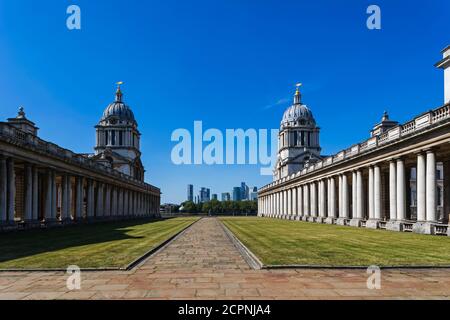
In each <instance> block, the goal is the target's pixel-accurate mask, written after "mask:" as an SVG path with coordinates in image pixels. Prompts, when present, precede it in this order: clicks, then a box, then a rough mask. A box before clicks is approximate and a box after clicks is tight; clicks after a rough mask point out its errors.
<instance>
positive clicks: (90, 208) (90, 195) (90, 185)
mask: <svg viewBox="0 0 450 320" xmlns="http://www.w3.org/2000/svg"><path fill="white" fill-rule="evenodd" d="M87 200H88V201H87V217H88V219H93V218H94V210H95V209H94V203H95V201H94V181H92V179H88V181H87Z"/></svg>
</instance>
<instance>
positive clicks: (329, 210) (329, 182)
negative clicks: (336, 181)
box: [327, 178, 331, 220]
mask: <svg viewBox="0 0 450 320" xmlns="http://www.w3.org/2000/svg"><path fill="white" fill-rule="evenodd" d="M327 217H328V218H331V178H327ZM328 220H329V219H328Z"/></svg>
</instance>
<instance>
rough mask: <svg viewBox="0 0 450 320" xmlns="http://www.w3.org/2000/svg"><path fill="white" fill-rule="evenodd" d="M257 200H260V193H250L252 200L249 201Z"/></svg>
mask: <svg viewBox="0 0 450 320" xmlns="http://www.w3.org/2000/svg"><path fill="white" fill-rule="evenodd" d="M256 199H258V192H254V191H252V192H251V193H250V199H249V200H252V201H254V200H256Z"/></svg>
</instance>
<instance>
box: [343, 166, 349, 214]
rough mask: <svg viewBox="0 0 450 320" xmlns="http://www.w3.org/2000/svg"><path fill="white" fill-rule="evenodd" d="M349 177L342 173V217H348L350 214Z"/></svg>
mask: <svg viewBox="0 0 450 320" xmlns="http://www.w3.org/2000/svg"><path fill="white" fill-rule="evenodd" d="M348 205H349V197H348V177H347V175H346V174H345V173H344V174H343V175H342V218H344V219H348V214H349V206H348Z"/></svg>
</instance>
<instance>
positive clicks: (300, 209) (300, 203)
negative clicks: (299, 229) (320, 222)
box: [297, 186, 304, 220]
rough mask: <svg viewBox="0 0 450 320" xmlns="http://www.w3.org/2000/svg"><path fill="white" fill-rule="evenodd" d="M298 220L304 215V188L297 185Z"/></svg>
mask: <svg viewBox="0 0 450 320" xmlns="http://www.w3.org/2000/svg"><path fill="white" fill-rule="evenodd" d="M297 212H298V216H297V220H300V217H301V216H303V214H304V213H303V188H302V186H299V187H297Z"/></svg>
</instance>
